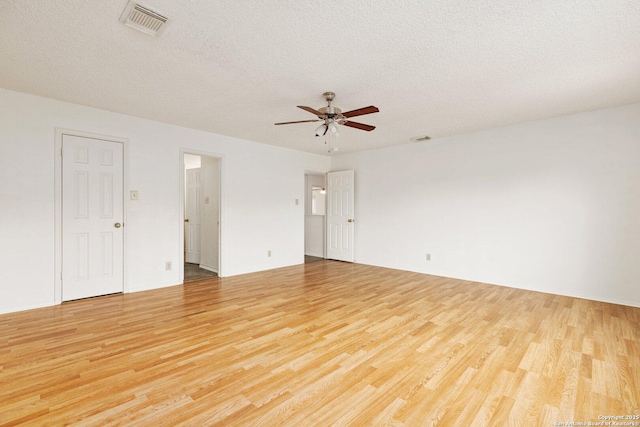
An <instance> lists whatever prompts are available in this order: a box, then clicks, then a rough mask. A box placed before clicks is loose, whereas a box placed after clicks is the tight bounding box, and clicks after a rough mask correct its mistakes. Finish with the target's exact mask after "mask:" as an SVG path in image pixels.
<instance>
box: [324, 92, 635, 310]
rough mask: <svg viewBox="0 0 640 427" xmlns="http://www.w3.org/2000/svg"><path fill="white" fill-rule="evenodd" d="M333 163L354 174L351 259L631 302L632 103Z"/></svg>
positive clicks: (629, 303)
mask: <svg viewBox="0 0 640 427" xmlns="http://www.w3.org/2000/svg"><path fill="white" fill-rule="evenodd" d="M332 169H333V170H343V169H354V170H355V174H356V178H355V182H356V201H355V203H356V206H355V211H356V213H357V221H356V230H355V232H356V242H355V256H356V260H357V262H359V263H364V264H373V265H379V266H385V267H391V268H399V269H404V270H411V271H418V272H424V273H432V274H436V275H441V276H448V277H454V278H462V279H468V280H474V281H481V282H487V283H495V284H500V285H506V286H512V287H517V288H525V289H533V290H538V291H543V292H549V293H555V294H564V295H571V296H576V297H584V298H588V299H595V300H602V301H612V302H620V303H623V304H628V305H634V306H640V286H638V278H639V277H640V243H639V242H640V104H634V105H629V106H623V107H618V108H611V109H607V110H600V111H595V112H589V113H583V114H576V115H572V116H566V117H559V118H553V119H549V120H544V121H538V122H533V123H527V124H522V125H517V126H511V127H505V128H499V129H492V130H487V131H483V132H476V133H473V134H467V135H461V136H455V137H449V138H439V139H434V140H432V141H428V142H423V143H420V144H407V145H401V146H396V147H391V148H386V149H380V150H374V151H368V152H363V153H357V154H352V155H343V156H337V157H334V158H333V160H332ZM426 253H430V254H431V256H432V261H430V262H428V261H426V260H425V258H426V257H425V255H426Z"/></svg>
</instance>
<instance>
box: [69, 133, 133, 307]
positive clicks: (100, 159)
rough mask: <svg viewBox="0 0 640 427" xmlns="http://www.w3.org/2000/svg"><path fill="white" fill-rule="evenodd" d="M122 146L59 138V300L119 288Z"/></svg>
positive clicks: (74, 137)
mask: <svg viewBox="0 0 640 427" xmlns="http://www.w3.org/2000/svg"><path fill="white" fill-rule="evenodd" d="M123 217H124V208H123V146H122V143H119V142H113V141H104V140H99V139H92V138H83V137H79V136H71V135H64V136H63V138H62V300H63V301H69V300H74V299H80V298H88V297H94V296H98V295H106V294H112V293H117V292H122V291H123V249H124V248H123V245H124V239H123V232H124V231H123V228H122V227H123V222H122V221H123Z"/></svg>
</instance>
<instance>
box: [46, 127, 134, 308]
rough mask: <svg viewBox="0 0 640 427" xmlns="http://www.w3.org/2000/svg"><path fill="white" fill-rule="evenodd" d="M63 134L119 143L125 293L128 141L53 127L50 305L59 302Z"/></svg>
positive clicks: (124, 285) (125, 286) (124, 288)
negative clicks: (52, 232) (52, 252)
mask: <svg viewBox="0 0 640 427" xmlns="http://www.w3.org/2000/svg"><path fill="white" fill-rule="evenodd" d="M64 135H69V136H77V137H81V138H90V139H99V140H102V141H110V142H117V143H121V144H122V157H123V158H122V199H123V200H122V202H123V204H122V210H123V212H122V223H123V224H124V227H123V229H122V233H123V236H122V291H123V293H127V292H129V282H128V276H129V275H128V274H127V268H128V264H127V246H128V245H127V234H128V233H127V227H126V224H127V222H128V221H127V212H128V210H129V198H128V197H127V193H128V188H129V185H128V182H129V179H128V178H129V177H128V175H129V173H128V171H129V164H128V159H129V155H128V151H129V139H128V138H120V137H116V136H110V135H102V134H98V133H93V132H85V131H79V130H73V129H64V128H55V140H54V148H53V158H54V238H53V241H54V274H53V284H54V285H53V302H54V304H61V303H62V138H63V136H64Z"/></svg>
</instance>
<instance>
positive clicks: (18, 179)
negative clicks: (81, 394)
mask: <svg viewBox="0 0 640 427" xmlns="http://www.w3.org/2000/svg"><path fill="white" fill-rule="evenodd" d="M56 128H64V129H72V130H77V131H85V132H91V133H96V134H103V135H109V136H114V137H119V138H128V140H129V141H128V143H127V144H126V145H125V151H126V154H127V162H128V164H127V166H126V171H127V172H126V179H127V185H126V187H127V188H125V194H129V190H138V192H139V200H137V201H131V200H127V201H126V202H127V208H126V210H127V212H126V214H127V219H126V239H127V246H126V249H127V251H126V256H125V262H126V266H125V283H126V287H127V288H126V289H127V291H130V292H133V291H140V290H145V289H151V288H157V287H163V286H170V285H175V284H178V283H179V269H177V268H174V269H173V270H171V271H165V269H164V266H165V262H166V261H172V263H173V265H174V266H176V265H178V264H179V260H180V256H181V255H180V254H181V251H182V244H181V240H180V233H181V230H182V227H183V224H182V223H181V211H182V209H183V204H182V200H181V199H180V174H181V172H182V164H181V162H182V159H181V157H180V149H186V150H187V151H191V150H193V151H195V152H207V153H215V154H217V155H220V156H221V157H222V162H221V170H222V178H221V179H222V188H223V193H222V205H223V217H222V218H221V227H222V229H221V239H222V242H221V244H222V247H223V252H222V264H221V269H222V270H223V272H224V275H227V276H230V275H235V274H240V273H246V272H252V271H259V270H265V269H270V268H275V267H281V266H286V265H293V264H299V263H302V262H303V259H304V258H303V253H304V220H303V218H304V213H303V208H304V206H303V205H302V204H299V205H295V199H299V200H302V199H303V198H304V181H303V176H304V170H305V169H314V170H328V169H329V162H330V160H329V158H328V157H327V156H319V155H313V154H308V153H303V152H299V151H295V150H288V149H283V148H279V147H273V146H269V145H265V144H259V143H256V142H251V141H245V140H240V139H236V138H231V137H225V136H221V135H216V134H211V133H207V132H201V131H196V130H192V129H186V128H181V127H178V126H172V125H168V124H163V123H159V122H153V121H150V120H144V119H139V118H135V117H131V116H125V115H121V114H115V113H111V112H107V111H102V110H97V109H93V108H88V107H83V106H79V105H74V104H69V103H65V102H60V101H55V100H51V99H46V98H40V97H36V96H32V95H26V94H21V93H17V92H12V91H7V90H4V89H0V263H1V264H0V313H2V312H10V311H16V310H21V309H27V308H33V307H39V306H46V305H52V304H53V303H54V247H55V246H54V243H55V242H54V155H55V153H54V141H55V129H56ZM267 250H271V251H272V257H271V258H267V256H266V254H267Z"/></svg>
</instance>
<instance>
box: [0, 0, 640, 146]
mask: <svg viewBox="0 0 640 427" xmlns="http://www.w3.org/2000/svg"><path fill="white" fill-rule="evenodd" d="M141 3H142V4H144V5H147V6H149V7H151V8H153V9H156V10H158V11H159V12H163V13H164V14H166V15H167V16H169V17H170V18H171V21H170V23H169V24H168V25H167V26H166V29H165V30H164V32H163V33H162V34H161V36H160V37H158V38H154V37H151V36H148V35H146V34H143V33H141V32H138V31H136V30H133V29H131V28H129V27H126V26H124V25H123V24H121V23H120V22H119V21H118V19H119V17H120V14H121V13H122V11H123V10H124V8H125V6H126V4H127V0H109V1H104V0H83V1H77V0H57V1H54V0H0V87H3V88H6V89H11V90H15V91H20V92H27V93H32V94H36V95H41V96H45V97H50V98H55V99H60V100H64V101H69V102H73V103H77V104H83V105H89V106H92V107H97V108H101V109H105V110H110V111H116V112H120V113H124V114H129V115H133V116H138V117H143V118H148V119H153V120H158V121H162V122H166V123H173V124H177V125H181V126H186V127H191V128H196V129H202V130H206V131H210V132H215V133H218V134H223V135H230V136H234V137H239V138H244V139H249V140H254V141H258V142H263V143H267V144H274V145H279V146H284V147H290V148H294V149H298V150H304V151H309V152H316V153H324V152H325V146H324V144H323V139H322V138H316V137H314V130H315V128H316V127H317V124H315V123H303V124H294V125H288V126H274V125H273V123H275V122H280V121H293V120H307V119H313V118H314V117H313V115H311V114H309V113H307V112H305V111H303V110H300V109H298V108H296V105H307V106H311V107H313V108H319V107H322V106H323V105H324V100H323V98H322V93H323V92H325V91H334V92H335V93H336V99H335V101H334V105H335V106H337V107H339V108H341V109H342V110H343V111H346V110H351V109H355V108H359V107H364V106H368V105H375V106H377V107H379V108H380V112H379V113H376V114H372V115H368V116H362V117H358V118H357V119H355V118H354V120H356V121H361V122H363V123H367V124H371V125H374V126H376V127H377V129H376V130H374V131H373V132H364V131H360V130H357V129H351V128H345V127H341V136H340V138H339V139H338V140H337V143H338V145H339V146H340V152H341V153H344V152H352V151H361V150H366V149H371V148H376V147H382V146H389V145H396V144H405V143H409V142H410V138H411V137H414V136H418V135H430V136H431V137H433V138H437V137H443V136H448V135H454V134H460V133H465V132H470V131H474V130H479V129H486V128H492V127H498V126H504V125H509V124H515V123H521V122H526V121H531V120H538V119H543V118H547V117H552V116H558V115H563V114H569V113H575V112H580V111H587V110H593V109H598V108H605V107H610V106H616V105H623V104H629V103H634V102H640V2H638V0H606V1H603V0H563V1H559V0H539V1H538V0H508V1H501V0H497V1H496V0H476V1H471V0H465V1H462V0H384V1H378V0H351V1H348V2H345V1H334V0H324V1H299V0H291V1H285V0H270V1H267V0H233V1H231V0H229V1H226V0H225V1H211V0H181V1H175V0H141Z"/></svg>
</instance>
